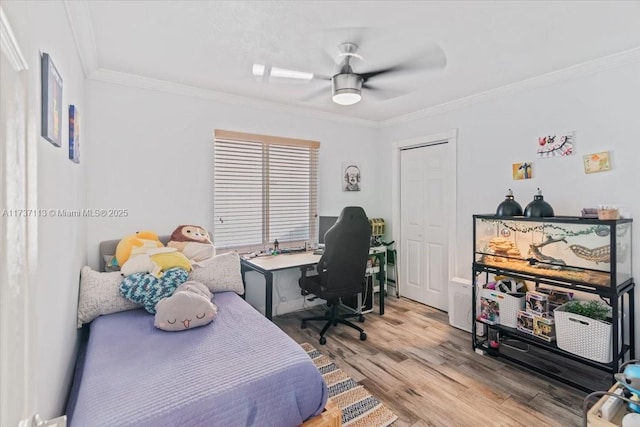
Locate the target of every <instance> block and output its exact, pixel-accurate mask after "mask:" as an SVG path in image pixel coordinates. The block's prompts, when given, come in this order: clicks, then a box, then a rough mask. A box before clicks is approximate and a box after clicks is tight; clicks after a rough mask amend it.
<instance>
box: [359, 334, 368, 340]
mask: <svg viewBox="0 0 640 427" xmlns="http://www.w3.org/2000/svg"><path fill="white" fill-rule="evenodd" d="M366 339H367V334H365V333H364V332H360V341H365V340H366Z"/></svg>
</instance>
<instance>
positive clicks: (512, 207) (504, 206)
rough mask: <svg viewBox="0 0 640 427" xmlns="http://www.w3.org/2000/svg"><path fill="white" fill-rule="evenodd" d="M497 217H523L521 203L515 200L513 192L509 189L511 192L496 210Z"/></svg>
mask: <svg viewBox="0 0 640 427" xmlns="http://www.w3.org/2000/svg"><path fill="white" fill-rule="evenodd" d="M496 215H497V216H520V215H522V206H520V203H518V202H516V201H515V200H514V199H513V192H512V191H511V189H509V192H508V193H507V195H506V196H505V199H504V201H503V202H502V203H500V204H499V205H498V209H496Z"/></svg>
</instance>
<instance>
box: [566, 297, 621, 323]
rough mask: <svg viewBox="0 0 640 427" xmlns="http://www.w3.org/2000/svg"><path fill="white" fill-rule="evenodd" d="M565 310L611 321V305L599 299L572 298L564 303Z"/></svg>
mask: <svg viewBox="0 0 640 427" xmlns="http://www.w3.org/2000/svg"><path fill="white" fill-rule="evenodd" d="M564 311H566V312H567V313H573V314H579V315H580V316H584V317H588V318H590V319H594V320H600V321H602V322H611V307H609V306H608V305H606V304H604V303H602V302H600V301H597V300H592V301H580V300H572V301H569V302H567V303H566V304H565V305H564Z"/></svg>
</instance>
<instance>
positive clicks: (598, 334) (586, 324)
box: [553, 300, 613, 363]
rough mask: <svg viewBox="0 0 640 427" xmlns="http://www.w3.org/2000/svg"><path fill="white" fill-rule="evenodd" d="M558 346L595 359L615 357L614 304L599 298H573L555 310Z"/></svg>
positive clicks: (601, 359) (604, 359)
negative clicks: (613, 345)
mask: <svg viewBox="0 0 640 427" xmlns="http://www.w3.org/2000/svg"><path fill="white" fill-rule="evenodd" d="M553 313H554V319H555V324H556V342H557V344H558V348H561V349H562V350H565V351H568V352H570V353H573V354H576V355H578V356H581V357H584V358H586V359H590V360H594V361H596V362H602V363H610V362H611V361H612V360H613V354H612V338H613V333H612V332H613V331H612V330H613V325H612V323H611V307H609V306H608V305H606V304H605V303H603V302H601V301H597V300H593V301H580V300H571V301H569V302H566V303H565V304H562V305H561V306H560V307H558V308H556V309H555V310H554V311H553Z"/></svg>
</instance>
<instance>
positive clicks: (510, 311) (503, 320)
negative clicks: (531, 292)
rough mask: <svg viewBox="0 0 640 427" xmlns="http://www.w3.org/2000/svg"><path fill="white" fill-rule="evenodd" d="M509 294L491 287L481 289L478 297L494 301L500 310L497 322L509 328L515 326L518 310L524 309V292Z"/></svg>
mask: <svg viewBox="0 0 640 427" xmlns="http://www.w3.org/2000/svg"><path fill="white" fill-rule="evenodd" d="M516 295H518V296H514V295H510V294H507V293H504V292H498V291H495V290H493V289H486V288H485V289H482V290H481V291H480V297H481V298H486V299H488V300H490V301H496V302H497V303H498V307H499V310H500V320H499V323H500V324H501V325H503V326H508V327H509V328H515V327H516V326H517V323H518V311H520V310H524V294H516Z"/></svg>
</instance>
